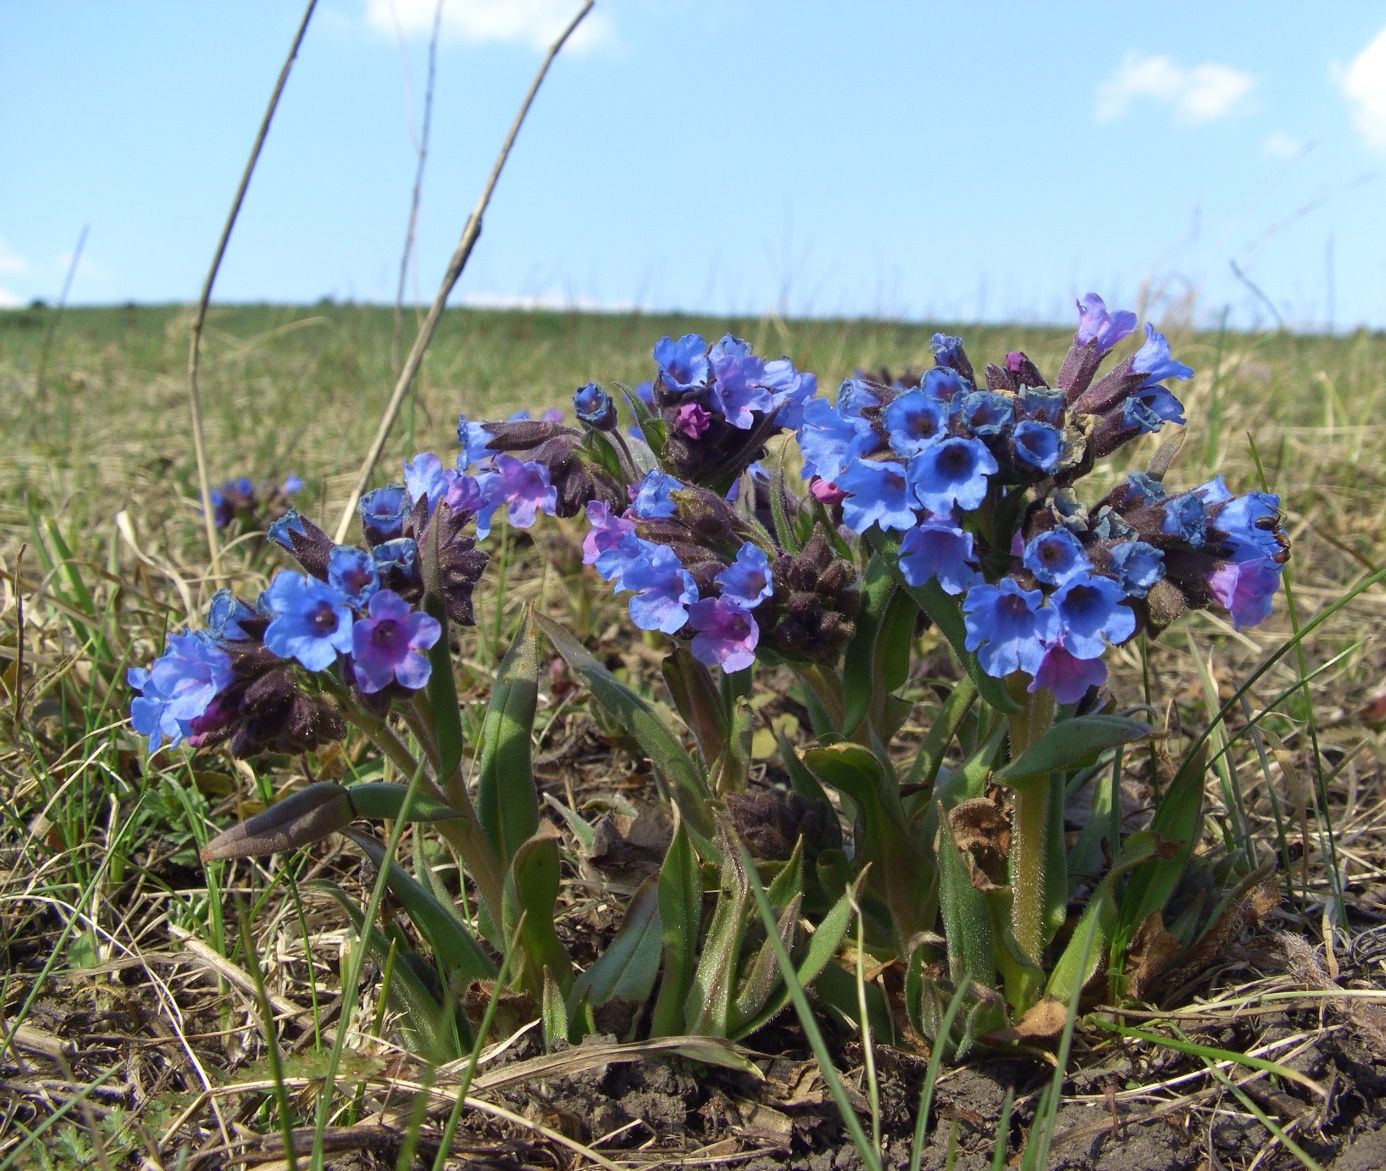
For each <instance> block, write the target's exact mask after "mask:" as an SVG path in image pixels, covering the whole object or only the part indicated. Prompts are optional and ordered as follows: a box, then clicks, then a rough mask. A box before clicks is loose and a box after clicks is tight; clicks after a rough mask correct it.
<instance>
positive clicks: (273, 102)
mask: <svg viewBox="0 0 1386 1171" xmlns="http://www.w3.org/2000/svg"><path fill="white" fill-rule="evenodd" d="M317 6H318V0H308V6H307V7H306V8H305V9H304V10H303V19H302V20H301V21H300V22H299V25H298V32H296V33H295V34H294V40H293V44H292V45H290V46H289V55H288V56H287V57H286V58H284V65H283V68H281V69H280V70H279V80H278V81H277V82H275V84H274V92H273V93H272V94H270V100H269V106H268V107H266V109H265V116H264V117H263V118H262V119H261V120H260V129H259V131H258V133H257V134H256V135H255V145H254V146H252V147H251V148H250V158H249V159H248V160H247V161H246V164H245V170H244V171H242V172H241V181H240V184H239V186H237V188H236V194H235V197H234V198H233V199H232V200H231V211H230V213H229V214H228V215H227V217H226V223H225V225H224V226H223V227H222V229H221V239H220V240H218V241H217V250H216V253H215V255H214V256H213V257H212V267H211V268H209V269H208V270H207V280H206V282H205V283H204V284H203V286H202V296H201V297H199V298H198V302H197V314H196V316H194V318H193V324H192V339H191V341H190V342H189V345H188V405H189V408H190V410H191V412H192V433H193V453H194V455H195V456H196V457H197V487H198V491H199V492H200V493H201V494H202V523H203V527H204V528H205V530H206V533H207V553H208V556H209V559H210V562H211V576H212V580H213V581H214V582H215V581H217V580H218V579H219V578H220V577H221V548H220V546H219V544H218V542H217V526H216V518H215V517H214V515H213V513H212V481H211V478H210V477H209V475H208V473H207V442H206V439H205V437H204V435H203V429H202V394H201V391H200V390H199V387H198V381H197V376H198V369H199V366H200V363H201V360H202V329H203V327H204V326H205V325H206V324H207V308H208V306H209V305H210V304H211V301H212V285H213V284H215V283H216V279H217V273H218V272H219V271H220V270H221V261H222V257H224V256H225V255H226V245H227V244H228V243H229V242H230V240H231V232H232V230H233V229H234V228H235V226H236V217H237V216H239V215H240V214H241V204H242V203H244V202H245V193H246V189H247V188H248V187H249V186H250V176H251V175H253V174H254V173H255V164H256V163H257V162H259V160H260V149H261V148H262V147H263V146H264V145H265V137H266V136H267V135H268V134H269V128H270V123H271V122H273V121H274V112H275V110H276V109H278V108H279V97H280V95H281V94H282V93H283V92H284V86H285V84H286V83H287V82H288V80H289V71H290V70H291V69H292V68H293V65H294V60H295V58H297V57H298V49H299V46H300V45H302V44H303V37H304V34H305V33H307V31H308V22H309V21H310V20H311V19H312V17H313V9H315V8H316V7H317Z"/></svg>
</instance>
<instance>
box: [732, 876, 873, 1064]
mask: <svg viewBox="0 0 1386 1171" xmlns="http://www.w3.org/2000/svg"><path fill="white" fill-rule="evenodd" d="M860 888H861V879H860V878H858V880H857V882H856V884H855V885H854V886H853V887H852V888H850V889H848V890H846V891H844V892H843V893H842V896H841V897H840V898H839V899H838V900H837V902H835V903H834V904H833V906H832V908H831V909H830V910H829V911H828V913H827V914H826V915H824V916H823V918H822V920H821V921H820V922H819V924H818V927H817V929H816V930H815V931H814V933H813V934H812V935H810V936H809V941H808V946H807V947H806V948H805V949H804V958H803V959H802V960H800V961H799V966H798V967H797V968H796V969H795V972H794V975H795V978H796V979H797V980H798V982H799V986H800V987H801V988H810V987H812V986H813V984H814V983H815V982H816V981H817V979H818V977H819V976H820V975H822V973H823V971H824V970H825V969H826V968H827V967H828V965H829V964H830V963H831V962H832V959H833V957H834V956H835V955H837V952H838V949H839V948H840V947H841V946H842V941H843V940H844V939H846V938H847V928H848V927H850V926H851V925H852V904H853V901H854V900H855V898H856V896H857V893H858V892H859V890H860ZM766 943H767V944H769V943H770V941H769V940H768V939H767V940H766ZM771 946H773V945H771ZM790 998H791V993H790V991H789V988H788V987H787V986H783V985H782V986H781V989H780V992H779V994H778V995H777V996H775V997H774V998H773V999H772V1000H771V1001H770V1002H769V1003H768V1004H767V1005H766V1006H765V1007H764V1008H763V1009H761V1011H760V1013H759V1014H758V1015H756V1016H755V1017H754V1018H752V1019H751V1020H749V1021H747V1022H746V1023H745V1024H742V1025H740V1026H739V1027H738V1028H736V1029H735V1030H734V1031H733V1033H732V1037H733V1039H737V1038H740V1037H749V1036H750V1035H751V1034H752V1033H754V1032H755V1031H756V1030H757V1029H760V1028H763V1027H764V1026H765V1025H767V1024H769V1023H770V1021H771V1020H773V1019H774V1018H775V1017H777V1016H779V1014H780V1013H781V1012H783V1011H784V1010H785V1009H786V1008H787V1007H789V1001H790Z"/></svg>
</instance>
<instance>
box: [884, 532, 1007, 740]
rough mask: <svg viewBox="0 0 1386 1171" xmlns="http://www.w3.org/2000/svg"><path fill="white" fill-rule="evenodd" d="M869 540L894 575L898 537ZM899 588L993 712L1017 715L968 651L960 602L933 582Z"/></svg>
mask: <svg viewBox="0 0 1386 1171" xmlns="http://www.w3.org/2000/svg"><path fill="white" fill-rule="evenodd" d="M868 539H869V540H870V542H871V547H872V548H873V549H874V550H875V551H876V552H877V553H879V554H881V555H882V556H883V557H885V558H887V559H888V560H889V562H890V564H891V566H892V567H893V568H894V571H895V572H896V573H899V571H900V538H899V536H898V535H897V534H895V533H882V532H880V531H879V530H876V529H873V530H872V531H871V534H870V537H869V538H868ZM900 586H901V588H902V589H903V590H904V591H905V592H906V593H908V594H909V595H910V597H912V598H913V599H914V600H915V602H916V603H917V604H918V606H919V608H920V609H921V610H923V611H924V613H925V614H927V615H928V616H929V618H930V619H931V620H932V621H933V624H934V625H935V626H937V627H938V629H939V632H940V633H941V634H942V635H943V637H944V638H946V639H947V640H948V645H949V646H951V647H952V648H953V653H954V654H955V655H957V657H958V662H960V663H961V664H962V666H963V670H965V671H966V672H967V674H968V677H969V678H970V679H971V680H972V682H973V683H975V684H976V685H977V690H978V691H980V692H981V693H982V698H983V699H985V700H986V701H987V703H989V704H990V705H991V706H992V707H993V708H994V709H995V710H996V711H999V712H1015V711H1019V710H1020V705H1019V704H1018V703H1016V701H1015V700H1014V699H1012V698H1011V696H1010V693H1009V692H1008V691H1007V690H1006V685H1005V683H1003V682H1002V681H1001V680H1000V679H995V678H993V677H992V676H990V675H988V674H987V673H986V672H985V671H984V670H982V665H981V663H979V662H978V661H977V656H976V655H975V654H973V653H972V652H971V651H969V650H968V649H967V624H966V622H965V621H964V619H963V612H962V602H961V601H960V600H959V599H958V598H955V597H952V596H951V595H949V594H948V593H947V592H946V591H945V590H944V589H943V587H942V586H940V585H939V584H938V582H936V581H927V582H925V583H924V584H923V585H922V586H912V585H910V584H909V583H908V582H906V581H905V579H904V578H903V577H901V578H900Z"/></svg>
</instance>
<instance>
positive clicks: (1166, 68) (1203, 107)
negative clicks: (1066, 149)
mask: <svg viewBox="0 0 1386 1171" xmlns="http://www.w3.org/2000/svg"><path fill="white" fill-rule="evenodd" d="M1255 84H1256V79H1255V78H1254V77H1252V76H1251V74H1249V73H1243V72H1242V71H1241V70H1240V69H1233V68H1232V67H1231V66H1230V65H1218V64H1216V63H1214V62H1211V61H1209V62H1206V63H1204V64H1202V65H1193V66H1184V65H1176V64H1175V63H1174V62H1173V61H1171V60H1170V59H1169V58H1168V57H1149V56H1142V55H1141V54H1140V53H1127V54H1126V57H1125V58H1124V59H1123V60H1122V63H1121V64H1120V65H1119V66H1118V67H1117V68H1116V69H1115V70H1113V72H1112V74H1111V76H1109V77H1108V78H1106V79H1105V80H1104V81H1102V82H1100V83H1099V84H1098V86H1097V107H1096V110H1095V114H1096V117H1097V120H1098V121H1099V122H1115V121H1116V120H1117V119H1118V118H1122V117H1124V116H1125V115H1126V113H1127V111H1128V110H1129V109H1130V107H1131V103H1132V102H1134V101H1136V100H1138V99H1141V98H1149V99H1150V100H1151V101H1154V102H1156V103H1157V104H1159V105H1162V106H1166V107H1168V108H1169V109H1170V110H1171V111H1172V112H1173V114H1174V117H1175V119H1176V121H1179V122H1183V123H1186V124H1187V125H1190V126H1198V125H1201V124H1203V123H1205V122H1214V121H1216V120H1217V119H1219V118H1225V117H1227V116H1228V115H1229V114H1233V113H1236V111H1237V110H1238V108H1239V107H1241V106H1242V104H1243V99H1245V98H1246V96H1247V95H1248V94H1249V93H1250V92H1251V90H1252V87H1254V86H1255Z"/></svg>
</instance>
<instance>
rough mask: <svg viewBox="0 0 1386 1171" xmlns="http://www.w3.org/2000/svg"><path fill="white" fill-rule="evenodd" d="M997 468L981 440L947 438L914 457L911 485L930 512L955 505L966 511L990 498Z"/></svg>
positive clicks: (942, 510)
mask: <svg viewBox="0 0 1386 1171" xmlns="http://www.w3.org/2000/svg"><path fill="white" fill-rule="evenodd" d="M996 468H997V464H996V457H995V456H993V455H992V454H991V452H989V451H988V450H987V449H986V447H985V445H984V444H983V443H982V442H981V440H979V439H962V438H956V437H955V438H952V439H945V440H943V441H942V442H941V443H935V444H934V445H932V446H931V447H928V448H925V450H924V451H922V452H921V453H920V454H919V455H917V456H915V457H914V459H912V460H911V461H910V466H909V480H910V486H911V488H912V489H913V491H914V494H915V497H916V498H917V499H918V500H919V503H920V504H922V505H923V506H924V507H925V508H927V509H928V510H929V511H930V512H950V511H952V509H953V506H954V505H957V507H959V508H961V509H963V510H964V511H966V510H967V509H970V508H976V507H978V506H979V505H980V504H981V503H982V501H983V500H985V499H986V496H987V477H988V476H990V475H992V474H994V473H995V471H996Z"/></svg>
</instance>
